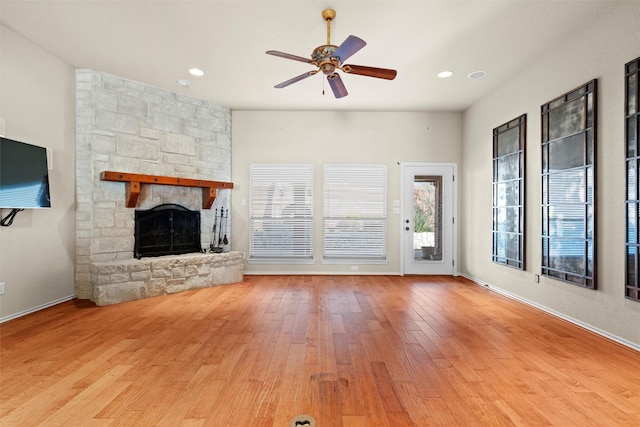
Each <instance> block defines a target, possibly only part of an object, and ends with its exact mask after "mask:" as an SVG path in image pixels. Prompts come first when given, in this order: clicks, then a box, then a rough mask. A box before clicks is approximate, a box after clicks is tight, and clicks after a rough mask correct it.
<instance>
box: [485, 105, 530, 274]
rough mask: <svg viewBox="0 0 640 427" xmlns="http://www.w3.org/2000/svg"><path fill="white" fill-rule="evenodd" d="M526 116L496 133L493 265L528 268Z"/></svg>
mask: <svg viewBox="0 0 640 427" xmlns="http://www.w3.org/2000/svg"><path fill="white" fill-rule="evenodd" d="M526 130H527V115H526V114H523V115H522V116H520V117H518V118H515V119H513V120H511V121H509V122H507V123H505V124H503V125H501V126H498V127H497V128H495V129H494V130H493V262H496V263H498V264H504V265H507V266H510V267H514V268H518V269H520V270H524V268H525V233H524V226H525V220H524V219H525V213H524V200H525V198H524V196H525V179H524V177H525V145H526Z"/></svg>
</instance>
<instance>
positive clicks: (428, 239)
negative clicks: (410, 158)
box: [402, 164, 455, 274]
mask: <svg viewBox="0 0 640 427" xmlns="http://www.w3.org/2000/svg"><path fill="white" fill-rule="evenodd" d="M402 167H403V177H402V180H403V190H402V195H403V200H402V248H403V251H402V258H403V261H402V266H403V273H404V274H454V272H455V263H454V254H455V241H454V234H455V233H454V218H453V215H454V212H455V209H454V208H455V206H454V200H455V194H454V188H455V187H454V185H453V184H454V180H453V177H454V170H455V166H454V165H440V164H424V165H416V164H403V165H402Z"/></svg>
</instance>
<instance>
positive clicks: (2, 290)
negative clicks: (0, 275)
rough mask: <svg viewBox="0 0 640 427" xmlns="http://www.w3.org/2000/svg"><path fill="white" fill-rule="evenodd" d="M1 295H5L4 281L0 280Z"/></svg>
mask: <svg viewBox="0 0 640 427" xmlns="http://www.w3.org/2000/svg"><path fill="white" fill-rule="evenodd" d="M0 295H4V282H0Z"/></svg>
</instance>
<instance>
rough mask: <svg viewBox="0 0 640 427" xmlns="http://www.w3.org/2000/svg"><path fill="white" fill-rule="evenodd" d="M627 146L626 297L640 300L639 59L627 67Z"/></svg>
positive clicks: (625, 104)
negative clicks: (639, 232) (639, 237)
mask: <svg viewBox="0 0 640 427" xmlns="http://www.w3.org/2000/svg"><path fill="white" fill-rule="evenodd" d="M625 77H626V79H625V89H626V90H625V103H624V106H625V107H624V109H625V146H626V153H627V154H626V158H627V161H626V163H627V164H626V167H627V233H626V235H627V239H626V240H627V244H626V252H627V256H626V286H625V289H626V290H625V297H626V298H628V299H630V300H634V301H640V283H639V282H638V276H639V275H638V272H639V268H640V259H639V258H638V250H639V249H640V244H639V242H638V218H639V216H640V195H639V193H638V191H639V190H638V182H639V181H638V178H640V176H639V171H640V147H639V146H638V142H640V138H639V137H638V133H639V132H640V93H639V91H640V89H639V87H640V58H637V59H635V60H633V61H631V62H629V63H628V64H626V66H625Z"/></svg>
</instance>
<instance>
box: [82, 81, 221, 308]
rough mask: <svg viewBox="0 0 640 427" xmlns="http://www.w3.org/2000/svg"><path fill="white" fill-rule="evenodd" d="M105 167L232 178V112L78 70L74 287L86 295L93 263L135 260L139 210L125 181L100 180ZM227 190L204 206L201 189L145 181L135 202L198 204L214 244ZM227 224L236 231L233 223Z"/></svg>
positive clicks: (143, 205)
mask: <svg viewBox="0 0 640 427" xmlns="http://www.w3.org/2000/svg"><path fill="white" fill-rule="evenodd" d="M105 170H111V171H118V172H130V173H142V174H149V175H166V176H176V177H182V178H199V179H207V180H214V181H231V112H230V110H229V108H227V107H222V106H219V105H215V104H211V103H209V102H206V101H202V100H198V99H193V98H189V97H186V96H182V95H179V94H176V93H173V92H170V91H167V90H163V89H159V88H156V87H152V86H148V85H145V84H142V83H138V82H134V81H130V80H126V79H122V78H119V77H115V76H112V75H109V74H106V73H102V72H98V71H94V70H76V199H77V209H76V274H75V281H76V283H75V293H76V296H77V297H78V298H81V299H92V300H93V299H94V291H95V289H94V283H93V282H92V277H91V270H92V267H91V266H92V264H95V263H110V264H111V265H112V266H114V265H117V264H118V263H117V261H119V260H129V259H132V258H133V246H134V211H135V209H133V208H127V207H126V200H125V184H124V183H120V182H105V181H100V172H102V171H105ZM229 193H230V190H222V191H219V192H218V197H217V198H216V201H215V203H214V206H213V207H212V208H211V209H209V210H203V209H202V190H201V189H199V188H188V187H174V186H164V185H149V184H143V185H142V188H141V193H140V197H139V200H138V206H137V208H138V209H149V208H151V207H154V206H156V205H159V204H162V203H177V204H180V205H182V206H185V207H186V208H188V209H193V210H200V212H201V220H202V246H203V247H205V248H208V247H209V243H210V240H211V229H212V226H213V218H214V214H215V211H216V209H218V210H219V209H221V208H222V207H224V209H225V210H226V209H227V208H229V207H230V200H231V197H230V194H229ZM230 216H231V215H229V217H230ZM229 221H230V218H229ZM225 228H226V231H227V235H228V236H230V231H231V224H230V223H228V224H227V227H225ZM225 249H227V250H228V249H229V248H225ZM136 261H137V260H136ZM124 264H126V262H125V263H124ZM113 268H116V267H113ZM94 271H95V268H94ZM94 275H95V273H94Z"/></svg>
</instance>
